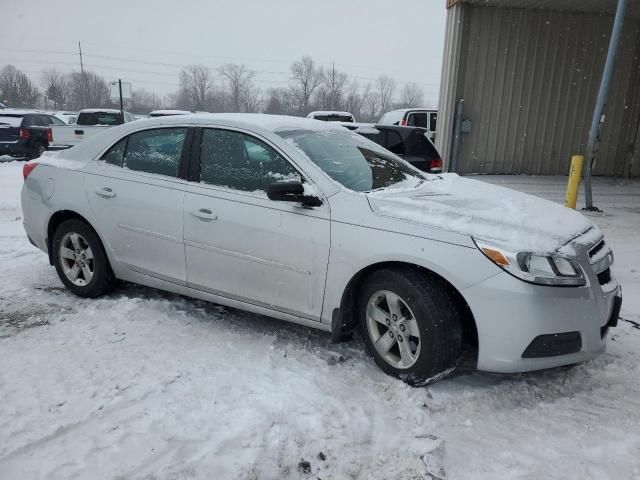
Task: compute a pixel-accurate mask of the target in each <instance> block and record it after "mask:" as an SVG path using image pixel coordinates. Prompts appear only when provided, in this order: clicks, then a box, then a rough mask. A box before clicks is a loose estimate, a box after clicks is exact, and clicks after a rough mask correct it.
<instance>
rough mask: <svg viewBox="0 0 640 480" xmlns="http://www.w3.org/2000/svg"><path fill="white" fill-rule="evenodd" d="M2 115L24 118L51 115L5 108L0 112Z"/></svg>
mask: <svg viewBox="0 0 640 480" xmlns="http://www.w3.org/2000/svg"><path fill="white" fill-rule="evenodd" d="M0 115H4V116H16V117H17V116H24V115H50V114H49V113H47V112H41V111H38V110H20V109H18V108H4V109H2V111H1V112H0Z"/></svg>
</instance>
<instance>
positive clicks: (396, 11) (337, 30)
mask: <svg viewBox="0 0 640 480" xmlns="http://www.w3.org/2000/svg"><path fill="white" fill-rule="evenodd" d="M0 3H2V8H1V11H2V22H1V23H2V28H1V29H0V66H1V65H4V64H7V63H11V64H13V65H15V66H16V67H18V68H20V69H21V70H23V71H25V72H26V73H28V74H29V75H30V76H31V77H32V78H33V79H34V80H37V81H38V82H39V77H40V75H39V73H40V71H41V70H42V69H43V68H45V67H48V66H52V65H56V66H57V67H58V68H59V69H60V70H63V71H69V70H72V69H79V61H78V52H77V50H78V40H80V41H81V42H82V50H83V54H84V63H85V68H86V69H88V70H92V71H95V72H97V73H99V74H101V75H103V76H104V77H105V78H106V79H107V80H113V79H117V78H119V77H121V78H122V79H123V80H129V81H131V82H132V85H133V88H134V89H136V88H145V89H147V90H149V91H154V92H156V93H159V94H161V95H164V94H166V93H170V92H173V91H175V90H176V89H177V84H178V75H177V74H178V72H179V70H180V67H181V66H183V65H187V64H190V63H201V64H205V65H207V66H209V67H211V68H212V69H215V68H217V67H218V66H220V65H222V64H224V63H229V62H234V63H244V64H246V65H248V66H249V67H250V68H252V69H254V70H256V71H257V72H258V74H257V76H256V82H257V84H258V85H259V86H260V87H261V88H269V87H277V86H285V85H286V84H287V79H288V76H289V64H290V63H291V62H292V61H293V60H296V59H299V58H300V57H301V56H302V55H310V56H311V57H313V58H314V59H315V60H316V61H318V62H319V63H320V64H322V65H324V66H331V63H332V62H335V65H336V68H337V69H339V70H342V71H345V72H347V73H348V74H349V75H350V76H352V77H354V76H355V77H357V78H358V80H359V81H361V82H363V83H366V82H367V81H369V80H372V79H374V78H375V77H377V76H378V75H381V74H388V75H390V76H392V77H394V78H395V79H396V80H397V81H398V86H399V87H402V86H403V85H404V83H406V82H416V83H418V84H420V85H421V86H422V87H423V89H424V91H425V100H426V101H427V103H434V104H435V102H436V100H437V96H438V85H439V82H440V69H441V63H442V48H443V42H444V25H445V0H402V1H397V2H392V1H389V0H315V1H311V0H235V1H234V0H226V1H223V0H217V1H216V0H210V1H205V0H199V1H185V0H183V1H176V0H126V1H123V0H109V1H106V2H96V1H87V0H64V1H61V0H58V1H51V0H43V1H39V0H29V1H9V0H0ZM107 57H109V58H107Z"/></svg>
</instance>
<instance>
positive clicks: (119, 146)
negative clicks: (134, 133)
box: [100, 138, 127, 167]
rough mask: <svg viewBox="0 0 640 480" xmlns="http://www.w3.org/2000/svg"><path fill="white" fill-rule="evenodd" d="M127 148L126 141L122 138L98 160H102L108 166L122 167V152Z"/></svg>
mask: <svg viewBox="0 0 640 480" xmlns="http://www.w3.org/2000/svg"><path fill="white" fill-rule="evenodd" d="M126 146H127V139H126V138H123V139H122V140H120V141H119V142H118V143H116V144H115V145H114V146H113V147H111V148H110V149H109V150H108V151H107V153H105V154H104V155H102V158H101V159H100V160H104V161H105V162H106V163H108V164H110V165H117V166H118V167H121V166H122V161H123V160H124V151H125V148H126Z"/></svg>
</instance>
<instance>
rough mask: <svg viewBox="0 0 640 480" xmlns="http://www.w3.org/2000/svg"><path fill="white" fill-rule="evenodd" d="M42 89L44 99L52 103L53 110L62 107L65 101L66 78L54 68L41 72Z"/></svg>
mask: <svg viewBox="0 0 640 480" xmlns="http://www.w3.org/2000/svg"><path fill="white" fill-rule="evenodd" d="M42 88H43V89H44V92H45V96H46V98H47V99H48V100H49V101H51V102H53V108H56V109H57V108H59V107H63V106H64V105H65V103H66V101H67V77H66V75H65V74H63V73H61V72H59V71H58V70H57V69H56V67H51V68H47V69H45V70H43V71H42Z"/></svg>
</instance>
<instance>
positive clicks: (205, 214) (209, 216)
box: [191, 208, 218, 221]
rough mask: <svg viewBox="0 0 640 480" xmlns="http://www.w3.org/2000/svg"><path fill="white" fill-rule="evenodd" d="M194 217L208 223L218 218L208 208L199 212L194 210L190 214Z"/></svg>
mask: <svg viewBox="0 0 640 480" xmlns="http://www.w3.org/2000/svg"><path fill="white" fill-rule="evenodd" d="M191 213H192V215H193V216H194V217H198V218H199V219H201V220H205V221H209V220H217V219H218V216H217V215H216V214H215V213H213V212H212V211H211V210H209V209H208V208H201V209H200V210H195V211H194V212H191Z"/></svg>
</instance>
